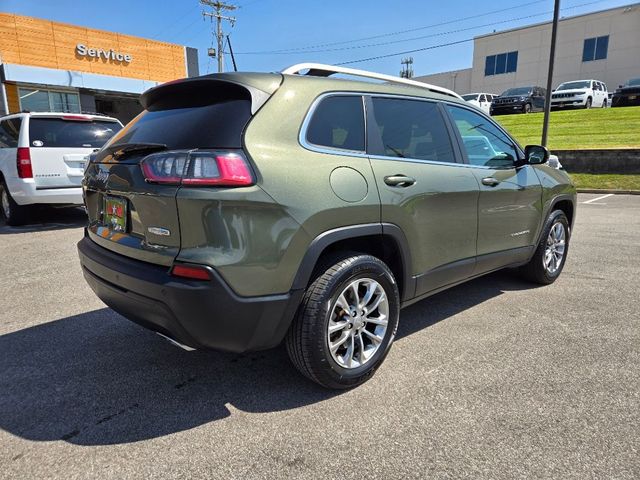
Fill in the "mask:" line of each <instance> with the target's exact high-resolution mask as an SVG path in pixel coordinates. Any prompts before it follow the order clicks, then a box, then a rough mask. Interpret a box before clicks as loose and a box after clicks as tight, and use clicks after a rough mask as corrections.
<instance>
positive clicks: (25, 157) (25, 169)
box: [16, 147, 33, 178]
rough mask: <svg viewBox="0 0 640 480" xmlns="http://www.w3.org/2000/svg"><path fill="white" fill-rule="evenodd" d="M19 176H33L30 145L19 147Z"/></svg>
mask: <svg viewBox="0 0 640 480" xmlns="http://www.w3.org/2000/svg"><path fill="white" fill-rule="evenodd" d="M16 161H17V167H18V177H20V178H33V170H32V169H31V152H30V151H29V148H28V147H18V156H17V159H16Z"/></svg>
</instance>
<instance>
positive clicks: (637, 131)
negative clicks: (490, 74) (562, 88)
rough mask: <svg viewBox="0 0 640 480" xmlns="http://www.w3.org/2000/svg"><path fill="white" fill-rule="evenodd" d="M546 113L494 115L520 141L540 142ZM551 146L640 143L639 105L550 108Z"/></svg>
mask: <svg viewBox="0 0 640 480" xmlns="http://www.w3.org/2000/svg"><path fill="white" fill-rule="evenodd" d="M543 116H544V114H543V113H530V114H528V115H524V114H515V115H498V116H495V117H493V118H494V119H495V120H497V121H498V122H499V123H500V124H502V126H504V127H505V128H506V129H507V130H508V131H509V133H511V134H512V135H513V136H514V137H516V139H517V140H518V142H520V145H522V146H525V145H529V144H538V145H539V144H540V137H541V136H542V119H543ZM547 143H548V147H549V149H550V150H551V152H553V150H565V149H569V150H570V149H590V148H591V149H593V148H638V147H640V107H619V108H593V109H590V110H565V111H556V112H551V116H550V119H549V140H548V142H547Z"/></svg>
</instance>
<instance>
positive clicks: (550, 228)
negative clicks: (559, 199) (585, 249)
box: [522, 210, 571, 285]
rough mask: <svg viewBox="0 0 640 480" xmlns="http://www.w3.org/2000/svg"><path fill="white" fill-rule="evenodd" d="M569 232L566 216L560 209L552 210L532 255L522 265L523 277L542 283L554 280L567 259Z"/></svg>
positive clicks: (546, 283) (545, 283)
mask: <svg viewBox="0 0 640 480" xmlns="http://www.w3.org/2000/svg"><path fill="white" fill-rule="evenodd" d="M570 233H571V232H570V227H569V220H568V219H567V216H566V215H565V214H564V212H563V211H562V210H554V211H553V212H552V213H551V215H549V218H548V219H547V221H546V223H545V227H544V229H543V231H542V236H541V237H540V242H539V243H538V246H537V248H536V251H535V253H534V254H533V257H532V258H531V260H530V261H529V263H527V264H526V265H525V266H523V267H522V273H523V274H524V276H525V278H527V279H528V280H531V281H532V282H535V283H540V284H542V285H549V284H550V283H553V282H555V281H556V279H557V278H558V277H559V276H560V273H561V272H562V269H563V268H564V263H565V261H566V260H567V253H568V251H569V239H570Z"/></svg>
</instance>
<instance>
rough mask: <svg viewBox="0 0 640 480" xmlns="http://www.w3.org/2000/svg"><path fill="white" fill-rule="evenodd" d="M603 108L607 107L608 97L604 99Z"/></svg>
mask: <svg viewBox="0 0 640 480" xmlns="http://www.w3.org/2000/svg"><path fill="white" fill-rule="evenodd" d="M602 108H607V100H606V99H604V100H603V101H602Z"/></svg>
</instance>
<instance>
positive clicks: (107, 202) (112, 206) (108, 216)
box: [104, 197, 127, 232]
mask: <svg viewBox="0 0 640 480" xmlns="http://www.w3.org/2000/svg"><path fill="white" fill-rule="evenodd" d="M104 224H105V225H106V226H108V227H109V228H111V230H113V231H115V232H125V231H126V230H127V200H126V199H124V198H118V197H105V198H104Z"/></svg>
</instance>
